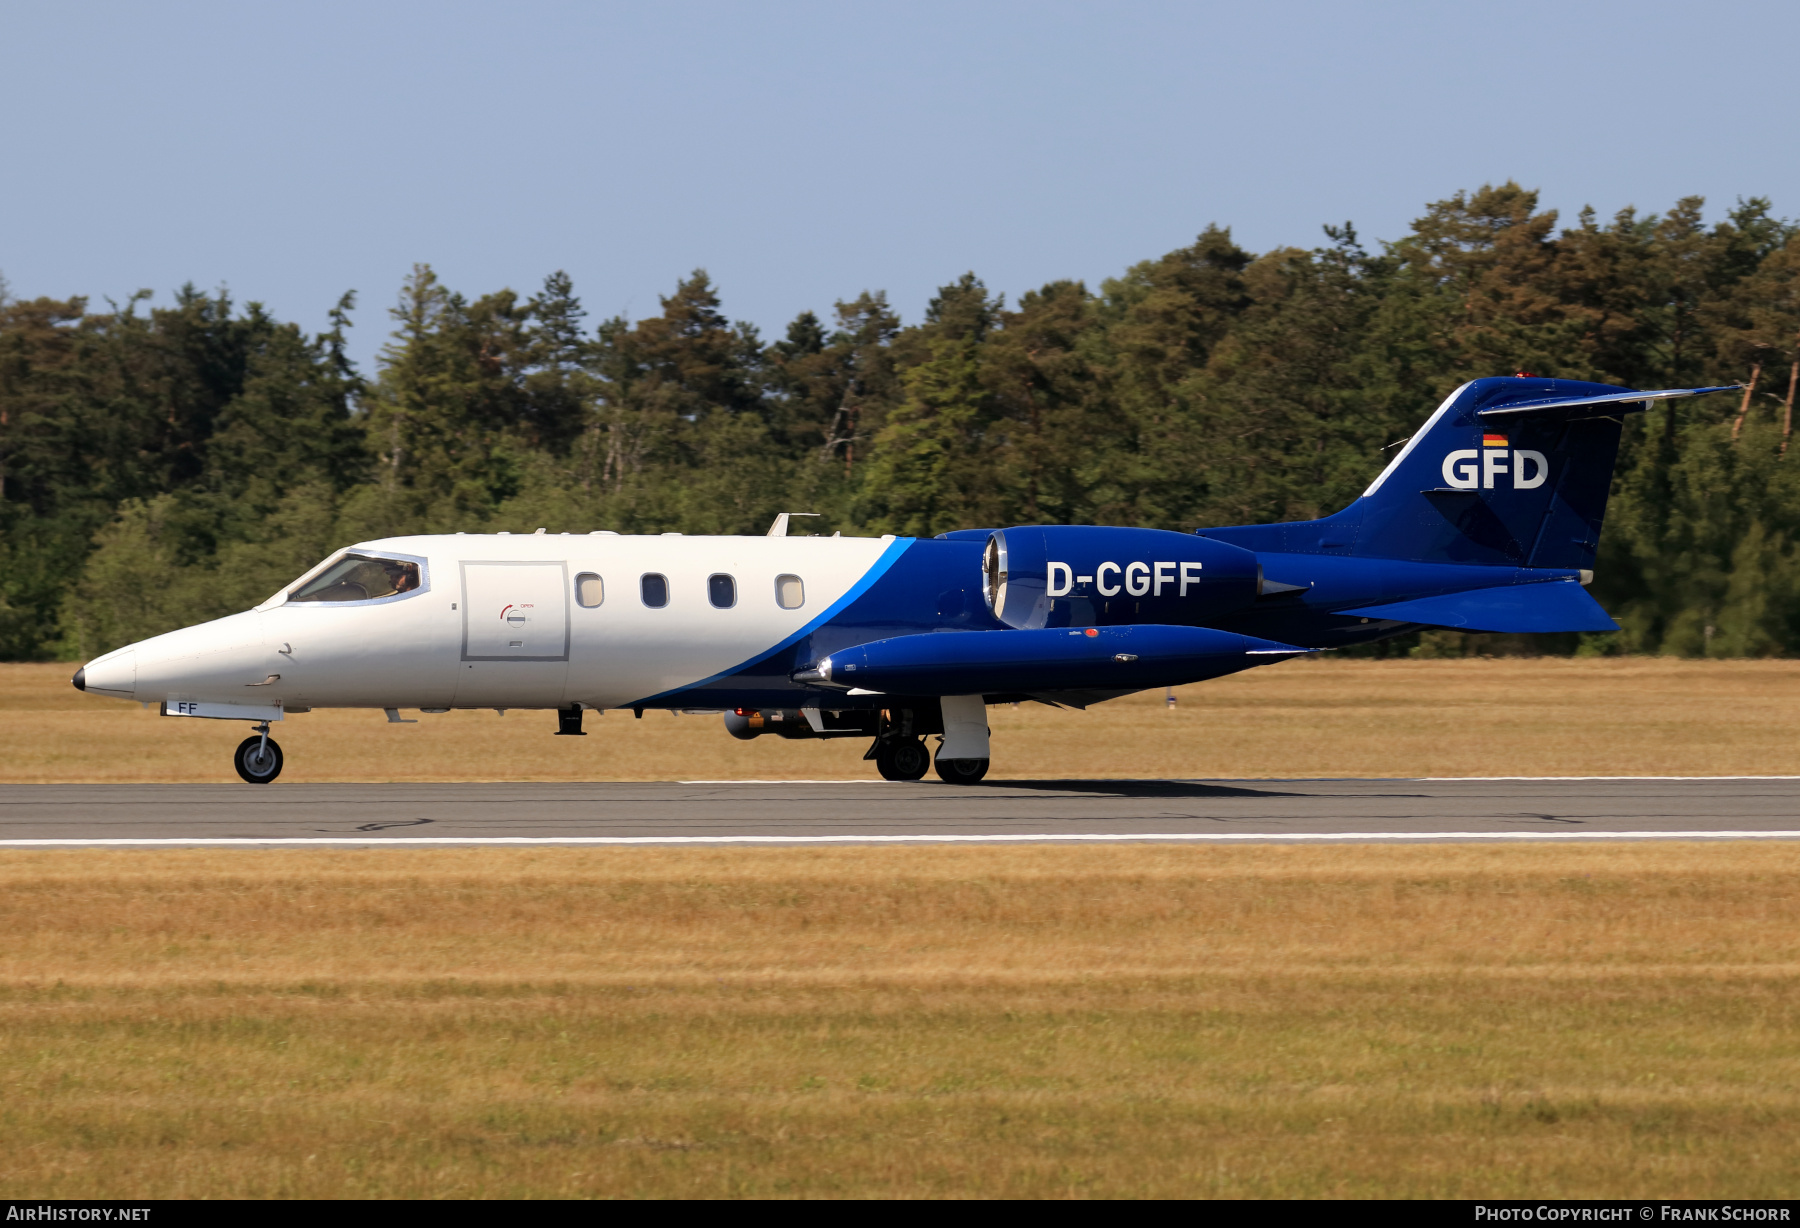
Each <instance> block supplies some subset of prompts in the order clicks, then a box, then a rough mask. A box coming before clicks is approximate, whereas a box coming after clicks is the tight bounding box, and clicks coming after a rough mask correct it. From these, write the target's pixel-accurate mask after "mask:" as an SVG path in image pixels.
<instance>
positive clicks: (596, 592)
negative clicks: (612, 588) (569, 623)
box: [575, 571, 606, 610]
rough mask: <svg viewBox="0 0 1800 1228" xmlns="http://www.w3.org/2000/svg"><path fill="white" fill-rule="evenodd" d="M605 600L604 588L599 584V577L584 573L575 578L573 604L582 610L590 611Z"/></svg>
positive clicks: (589, 572)
mask: <svg viewBox="0 0 1800 1228" xmlns="http://www.w3.org/2000/svg"><path fill="white" fill-rule="evenodd" d="M604 600H606V588H605V586H604V585H602V584H601V583H600V577H599V576H597V575H595V574H594V573H593V572H591V571H584V572H582V573H581V574H580V575H578V576H576V577H575V604H576V605H578V606H580V607H581V608H582V609H584V610H591V609H593V608H594V607H595V606H597V605H599V604H600V603H601V602H602V601H604Z"/></svg>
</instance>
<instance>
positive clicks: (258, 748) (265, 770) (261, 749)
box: [231, 721, 282, 785]
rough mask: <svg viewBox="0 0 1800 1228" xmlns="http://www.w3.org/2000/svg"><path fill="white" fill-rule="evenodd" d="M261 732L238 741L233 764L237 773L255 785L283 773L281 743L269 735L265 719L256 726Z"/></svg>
mask: <svg viewBox="0 0 1800 1228" xmlns="http://www.w3.org/2000/svg"><path fill="white" fill-rule="evenodd" d="M256 728H257V729H258V730H260V731H261V732H260V733H259V734H258V735H257V736H254V737H248V738H245V739H244V740H243V741H242V742H239V743H238V748H237V753H236V754H234V755H233V756H232V757H231V764H232V766H233V767H235V768H237V774H238V775H239V776H242V777H243V778H244V779H245V780H246V781H248V782H249V783H251V784H253V785H266V784H268V783H269V782H270V781H271V780H274V779H275V778H276V777H277V776H279V775H281V762H282V759H281V745H280V744H279V743H278V742H276V741H275V739H274V738H271V737H270V736H269V725H268V722H267V721H265V722H263V723H262V724H260V725H258V726H256Z"/></svg>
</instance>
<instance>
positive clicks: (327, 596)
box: [288, 554, 419, 601]
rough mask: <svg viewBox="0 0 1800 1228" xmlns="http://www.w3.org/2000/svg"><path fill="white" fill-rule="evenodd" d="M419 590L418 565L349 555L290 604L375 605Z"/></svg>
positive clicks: (296, 592) (298, 592) (292, 596)
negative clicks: (312, 602) (376, 600)
mask: <svg viewBox="0 0 1800 1228" xmlns="http://www.w3.org/2000/svg"><path fill="white" fill-rule="evenodd" d="M418 587H419V565H418V564H417V563H407V562H403V561H402V560H400V559H378V558H373V557H371V556H369V555H366V554H346V555H345V556H344V557H343V558H341V559H339V560H338V561H337V562H335V563H333V564H332V565H331V566H330V567H328V568H326V569H325V572H324V574H322V575H320V576H317V577H315V578H313V579H312V580H309V581H308V582H307V583H306V584H305V585H303V586H301V587H300V588H297V589H295V590H294V591H293V592H292V593H290V594H289V595H288V600H289V601H374V600H375V599H377V598H380V597H397V596H399V595H400V594H402V593H411V592H415V591H417V590H418Z"/></svg>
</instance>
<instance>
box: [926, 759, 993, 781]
mask: <svg viewBox="0 0 1800 1228" xmlns="http://www.w3.org/2000/svg"><path fill="white" fill-rule="evenodd" d="M931 766H932V767H934V768H936V769H937V774H938V779H939V780H941V781H943V782H945V783H946V784H952V785H972V784H974V783H975V782H977V781H978V780H980V779H981V778H982V777H983V776H986V775H987V770H988V761H987V760H986V759H946V758H944V757H943V756H942V755H939V756H938V757H937V758H936V759H934V760H932V764H931Z"/></svg>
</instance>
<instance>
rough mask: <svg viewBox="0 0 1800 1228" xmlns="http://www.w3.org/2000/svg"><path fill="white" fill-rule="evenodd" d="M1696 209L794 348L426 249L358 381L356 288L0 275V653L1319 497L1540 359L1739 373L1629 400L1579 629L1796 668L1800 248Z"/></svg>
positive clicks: (843, 305)
mask: <svg viewBox="0 0 1800 1228" xmlns="http://www.w3.org/2000/svg"><path fill="white" fill-rule="evenodd" d="M1702 206H1703V202H1702V201H1701V200H1700V199H1699V198H1697V197H1695V198H1687V199H1683V200H1680V201H1678V202H1676V204H1675V206H1674V207H1673V208H1672V209H1670V210H1668V211H1667V212H1666V213H1661V214H1639V213H1638V212H1636V211H1635V210H1631V209H1627V210H1624V211H1622V212H1620V213H1618V214H1617V215H1615V216H1614V217H1612V218H1611V219H1609V220H1606V221H1601V220H1600V219H1599V218H1597V217H1596V216H1595V215H1594V213H1593V212H1592V211H1591V210H1585V211H1583V212H1582V213H1581V214H1580V215H1579V217H1578V218H1577V219H1576V220H1575V223H1574V224H1573V225H1572V226H1563V225H1561V224H1560V221H1559V218H1558V217H1557V215H1556V214H1555V213H1554V212H1551V211H1547V210H1542V209H1540V208H1539V205H1538V197H1537V193H1536V192H1534V191H1531V190H1527V189H1525V188H1521V187H1520V186H1518V185H1517V184H1513V183H1506V184H1503V185H1500V186H1491V185H1490V186H1486V187H1483V188H1481V189H1480V190H1479V191H1473V192H1459V193H1457V194H1456V195H1455V196H1452V197H1450V198H1449V199H1447V200H1442V201H1438V202H1436V203H1434V204H1431V205H1429V206H1427V207H1426V209H1425V211H1424V213H1423V214H1422V216H1421V217H1419V219H1418V220H1417V221H1416V222H1415V223H1414V224H1413V226H1412V228H1411V230H1410V231H1409V232H1408V233H1407V234H1406V235H1404V236H1403V237H1401V238H1400V239H1398V240H1395V241H1392V242H1384V243H1380V244H1377V245H1376V246H1375V247H1374V248H1371V247H1369V246H1367V245H1365V244H1364V243H1363V241H1362V240H1361V239H1360V238H1359V236H1358V235H1357V233H1356V232H1355V230H1354V229H1353V228H1352V227H1350V226H1349V225H1344V226H1341V227H1329V226H1328V227H1326V228H1325V232H1324V235H1325V242H1324V243H1323V244H1322V245H1321V246H1318V247H1314V248H1310V249H1302V248H1296V247H1289V248H1279V249H1276V250H1274V251H1269V252H1263V253H1261V254H1256V253H1252V252H1249V251H1246V250H1244V249H1243V248H1242V247H1240V246H1239V245H1238V244H1237V243H1236V242H1234V241H1233V239H1232V237H1231V233H1230V231H1229V230H1226V229H1222V228H1219V227H1216V226H1209V227H1208V228H1207V229H1206V230H1205V231H1203V232H1202V233H1201V234H1200V235H1199V236H1198V237H1197V238H1196V239H1195V241H1194V242H1193V243H1192V244H1190V245H1188V246H1185V247H1182V248H1179V249H1177V250H1175V251H1172V252H1169V253H1167V254H1166V255H1163V256H1160V257H1157V258H1155V259H1150V260H1145V261H1143V262H1142V263H1140V264H1137V265H1134V266H1132V267H1131V268H1129V269H1127V270H1125V271H1124V272H1123V273H1121V274H1120V275H1119V276H1118V277H1115V278H1110V279H1108V280H1106V281H1104V282H1102V283H1101V284H1100V285H1099V286H1098V288H1090V287H1088V286H1086V285H1084V284H1083V283H1081V282H1078V281H1056V282H1051V283H1049V284H1048V285H1045V286H1043V287H1042V288H1041V289H1037V290H1032V291H1029V292H1027V293H1025V294H1023V295H1021V296H1020V297H1019V299H1018V301H1017V302H1014V303H1009V302H1007V301H1006V299H1005V297H1004V296H1001V295H997V294H994V293H991V292H990V291H989V290H988V289H987V287H986V286H985V285H983V283H982V282H981V280H980V279H979V278H978V277H977V276H975V275H974V274H973V273H967V274H964V275H963V276H962V277H960V278H958V279H956V280H955V281H952V282H950V283H949V284H947V285H945V286H943V287H942V288H941V289H940V290H939V291H938V293H937V294H936V296H935V297H933V298H932V300H931V302H930V304H929V306H928V307H927V308H926V310H925V313H924V317H923V318H922V319H920V320H918V321H917V322H915V323H910V324H908V323H905V322H903V321H902V320H901V319H900V317H899V315H898V314H897V313H896V312H895V311H894V310H893V308H892V307H891V306H890V305H889V304H888V302H887V300H886V298H885V297H884V296H883V294H881V293H880V292H867V291H866V292H863V293H861V294H859V295H858V296H857V297H855V298H852V299H846V300H844V301H841V302H838V303H837V304H835V306H834V308H833V310H832V311H831V312H830V313H829V315H828V316H825V317H821V316H819V315H817V314H815V313H813V312H810V311H809V312H803V313H802V314H801V315H800V316H798V317H797V318H796V319H795V320H794V321H793V322H792V323H791V324H789V325H788V326H787V329H786V332H785V333H784V335H782V336H780V337H779V338H775V339H772V340H771V339H765V338H764V337H763V336H762V335H761V334H760V333H759V332H758V330H757V329H756V328H755V327H753V326H751V325H749V324H744V323H741V322H734V321H732V320H731V319H729V318H728V317H727V315H726V314H725V312H724V309H723V307H722V304H721V300H720V297H719V293H718V291H717V289H716V288H715V287H714V285H713V284H712V282H711V281H710V280H709V279H708V277H707V275H706V274H705V273H704V272H702V271H696V272H695V273H694V274H693V275H692V276H691V277H689V278H687V279H686V280H684V281H682V282H680V283H679V284H678V285H677V286H676V287H675V288H674V291H673V293H671V294H670V295H669V296H668V297H666V298H664V299H662V300H661V310H660V312H659V313H658V314H655V315H652V316H649V317H646V318H644V319H640V320H635V321H633V320H628V319H625V318H618V317H615V318H611V319H604V320H599V321H597V322H590V320H589V319H588V317H587V315H586V313H585V311H584V309H583V307H582V305H581V301H580V299H579V298H578V297H577V295H576V293H575V288H574V286H573V285H572V284H571V282H570V279H569V278H568V277H567V276H566V275H564V274H562V273H553V274H551V275H550V276H549V277H547V278H546V279H545V281H544V283H543V285H542V287H541V288H540V289H539V290H538V291H537V292H536V293H535V294H532V295H530V296H528V297H527V296H521V295H519V294H517V293H515V292H513V291H511V290H501V291H498V292H494V293H489V294H484V295H482V296H480V297H478V298H470V297H467V296H466V295H464V294H462V293H460V292H458V291H456V290H453V289H451V288H450V287H448V286H445V285H444V284H443V283H442V282H441V281H440V280H439V279H438V277H437V275H436V274H435V273H434V272H433V271H432V270H431V269H430V268H429V267H426V266H419V267H417V268H415V269H414V270H413V272H412V274H411V276H410V277H408V278H407V280H406V282H405V284H404V285H403V286H402V287H401V290H400V294H399V297H398V301H397V303H396V304H395V305H394V307H393V308H392V309H391V313H390V314H391V316H392V334H391V336H390V337H389V339H388V341H387V343H386V345H385V346H384V347H383V349H382V350H381V352H380V355H379V358H378V360H377V361H376V362H375V364H374V365H373V369H371V370H367V371H365V370H362V369H359V367H358V366H357V365H356V364H355V363H354V362H352V361H351V360H350V358H349V357H348V354H347V346H346V338H347V334H348V330H349V329H350V327H351V314H352V311H353V308H354V306H355V299H354V296H353V295H349V294H346V295H345V296H344V298H343V299H342V300H341V301H340V302H339V303H338V304H337V306H336V308H335V309H334V310H333V311H332V312H331V315H330V318H329V323H330V327H329V328H328V329H326V331H324V332H322V333H319V334H316V335H311V334H308V333H307V332H305V331H304V330H302V329H301V328H299V327H298V326H296V325H295V324H292V323H288V322H283V321H281V320H278V319H276V318H274V317H273V316H272V315H270V314H269V313H268V312H267V311H265V310H264V309H263V308H262V307H261V306H260V305H258V304H256V303H251V304H249V305H248V306H247V307H242V308H240V307H239V306H238V305H237V304H235V303H234V302H233V301H232V300H231V298H230V297H229V296H228V295H227V294H226V293H225V292H224V291H219V292H217V293H213V294H207V293H203V292H201V291H198V290H196V289H194V288H193V287H192V286H189V287H185V288H183V289H182V290H181V291H180V292H179V293H178V294H177V295H176V296H175V298H174V301H173V303H172V304H171V305H169V306H166V307H156V306H149V305H148V300H149V294H148V292H143V293H140V294H139V295H137V296H134V297H133V298H131V299H130V300H129V301H127V302H125V303H124V304H123V305H120V304H116V303H108V304H107V305H106V307H107V309H106V310H104V311H100V310H95V309H94V308H93V306H92V305H91V304H90V303H88V302H87V301H86V300H84V299H82V298H70V299H66V300H56V299H48V298H38V299H32V300H18V299H14V298H12V297H11V296H9V295H7V294H6V292H5V289H4V283H0V659H6V660H31V659H47V658H56V657H62V658H82V657H86V656H89V655H91V654H94V653H97V652H99V651H102V650H104V649H106V648H109V647H112V646H114V645H117V644H121V643H125V642H129V641H130V640H133V639H137V638H141V637H142V636H145V635H149V634H154V633H156V632H159V631H162V630H166V629H169V628H172V627H176V626H183V625H186V624H189V623H192V622H196V621H199V620H201V619H205V618H210V617H215V616H218V615H220V614H223V613H227V612H229V611H232V610H238V609H244V608H247V607H249V606H250V605H253V604H255V603H257V602H258V601H261V600H262V599H264V598H266V597H267V596H269V595H270V594H271V593H273V592H275V591H276V590H278V589H279V588H280V587H281V586H282V585H283V584H285V583H287V582H288V581H290V580H292V579H293V578H294V577H295V576H297V575H299V574H300V573H301V572H302V571H303V570H305V569H306V568H308V567H310V566H311V565H312V564H314V563H316V562H317V561H318V560H319V559H321V558H323V557H324V556H325V555H326V554H327V553H328V552H329V551H331V550H332V549H335V548H336V547H338V546H341V545H344V544H348V543H350V542H353V541H357V540H363V539H367V538H371V537H378V536H386V535H390V534H397V533H409V532H450V531H457V530H464V531H470V532H478V531H488V532H491V531H494V530H498V529H507V530H510V531H513V532H529V531H531V530H533V529H536V528H539V527H543V528H547V529H548V530H549V531H550V532H553V533H554V532H560V531H564V530H568V531H571V532H587V531H590V530H592V529H598V528H608V529H614V530H617V531H619V532H626V533H629V532H659V531H667V530H679V531H681V532H685V533H760V532H762V531H764V530H765V529H766V528H767V526H768V525H769V523H770V521H771V520H772V519H773V518H774V516H775V515H776V514H777V513H778V512H781V511H811V512H818V513H821V519H819V520H815V521H811V522H808V523H809V528H811V529H813V530H814V531H820V532H825V533H830V532H834V531H840V530H841V531H843V532H845V533H871V534H875V533H896V534H917V535H930V534H935V533H940V532H943V531H945V530H949V529H964V528H977V527H985V526H1000V525H1008V524H1021V523H1033V522H1054V523H1099V524H1119V525H1142V526H1148V527H1155V528H1168V529H1181V530H1191V529H1194V528H1196V527H1198V526H1203V525H1209V524H1226V523H1246V522H1258V521H1274V520H1285V519H1296V518H1305V517H1313V516H1318V515H1323V514H1326V513H1329V512H1332V511H1335V510H1337V509H1338V508H1340V507H1342V506H1343V505H1345V504H1346V503H1348V502H1349V501H1350V500H1351V499H1353V498H1354V497H1355V496H1356V495H1357V494H1358V493H1360V492H1361V490H1362V488H1363V487H1364V486H1365V485H1366V484H1367V483H1368V481H1369V479H1370V478H1371V477H1372V476H1373V475H1374V474H1375V473H1376V472H1378V471H1379V469H1380V467H1381V466H1382V464H1383V463H1384V461H1385V459H1386V458H1387V456H1389V455H1391V452H1389V451H1387V450H1386V449H1388V448H1390V447H1391V445H1393V444H1394V443H1395V442H1396V441H1398V440H1401V439H1403V438H1404V437H1405V436H1406V435H1407V434H1409V433H1410V432H1411V431H1412V430H1414V429H1415V428H1416V427H1417V426H1418V424H1419V423H1420V422H1422V421H1423V419H1424V418H1425V416H1426V415H1427V414H1429V413H1430V411H1431V409H1432V408H1433V407H1434V406H1435V405H1436V404H1437V403H1438V401H1440V400H1441V399H1442V398H1443V396H1444V395H1445V394H1446V393H1447V392H1448V391H1449V390H1450V389H1452V388H1453V387H1455V386H1456V385H1457V384H1459V383H1461V382H1463V381H1464V380H1467V379H1470V378H1474V377H1477V376H1483V375H1494V374H1511V373H1513V372H1516V371H1529V372H1532V373H1534V374H1538V375H1552V376H1559V377H1566V378H1571V379H1583V380H1598V381H1603V382H1607V383H1614V384H1623V385H1627V386H1630V387H1639V388H1660V387H1673V386H1683V385H1692V384H1698V383H1742V384H1744V385H1746V388H1745V391H1744V392H1743V394H1742V395H1741V396H1738V395H1734V396H1725V395H1720V396H1715V397H1709V398H1700V399H1698V400H1693V401H1683V402H1677V403H1672V404H1664V405H1662V406H1660V407H1659V408H1657V409H1656V410H1654V411H1653V412H1651V413H1649V414H1644V415H1637V416H1633V417H1631V418H1628V419H1627V429H1626V434H1625V441H1624V446H1623V450H1622V453H1621V456H1620V462H1619V467H1618V471H1617V476H1616V478H1615V483H1614V492H1613V501H1612V505H1611V509H1610V511H1609V514H1608V518H1607V525H1606V531H1605V534H1604V535H1603V539H1602V543H1601V549H1600V558H1599V563H1598V566H1597V579H1596V581H1595V584H1594V588H1593V592H1594V594H1595V595H1596V596H1597V597H1598V598H1599V599H1600V600H1601V602H1602V603H1603V604H1604V605H1606V607H1607V608H1608V610H1609V611H1611V612H1612V613H1613V614H1614V616H1615V617H1616V618H1618V620H1619V621H1620V623H1621V624H1622V625H1623V626H1624V628H1625V629H1624V632H1623V633H1622V634H1620V635H1616V636H1603V637H1602V636H1587V637H1560V638H1552V639H1550V640H1549V642H1548V646H1549V647H1550V648H1551V649H1552V650H1556V651H1578V652H1661V653H1674V654H1680V655H1687V656H1699V655H1715V656H1764V655H1776V654H1787V653H1792V652H1796V651H1800V562H1797V561H1796V555H1795V543H1796V542H1797V541H1800V482H1796V479H1795V466H1797V465H1800V455H1796V457H1795V459H1794V460H1793V461H1789V460H1788V459H1787V454H1788V452H1789V450H1790V449H1789V444H1790V442H1791V439H1792V434H1793V426H1794V412H1793V411H1794V394H1795V387H1796V383H1797V382H1800V239H1797V238H1796V227H1795V226H1794V225H1793V224H1791V223H1789V222H1787V221H1784V220H1781V219H1778V218H1776V217H1774V216H1772V214H1771V213H1770V204H1769V202H1768V201H1766V200H1764V199H1761V198H1750V199H1748V200H1744V201H1740V202H1739V203H1738V204H1737V206H1736V207H1735V208H1733V209H1731V210H1730V211H1729V212H1728V213H1727V214H1726V215H1725V216H1724V217H1723V218H1721V219H1719V220H1716V221H1712V222H1710V223H1709V222H1707V221H1706V220H1705V219H1704V217H1703V210H1702ZM1496 646H1497V644H1496V642H1495V641H1493V640H1492V639H1491V638H1490V639H1488V640H1483V639H1481V638H1480V637H1462V636H1447V635H1437V636H1428V637H1426V639H1425V641H1424V642H1423V643H1420V642H1419V641H1418V640H1417V637H1414V639H1413V640H1409V641H1405V642H1402V643H1401V644H1400V645H1399V648H1400V649H1401V650H1409V649H1410V650H1412V651H1415V652H1425V653H1431V652H1444V651H1458V652H1460V651H1470V650H1474V649H1476V648H1481V647H1487V648H1490V649H1491V648H1494V647H1496ZM1498 646H1504V645H1498ZM1543 646H1544V644H1543V643H1540V644H1539V647H1540V648H1541V647H1543ZM1390 650H1391V649H1390Z"/></svg>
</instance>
